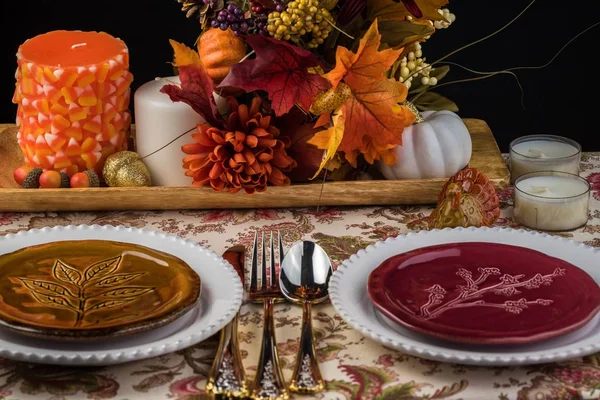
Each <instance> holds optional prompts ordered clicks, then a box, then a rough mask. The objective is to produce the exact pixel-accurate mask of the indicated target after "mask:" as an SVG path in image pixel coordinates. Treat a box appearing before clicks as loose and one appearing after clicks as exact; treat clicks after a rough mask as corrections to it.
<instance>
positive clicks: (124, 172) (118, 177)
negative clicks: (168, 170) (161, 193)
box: [102, 151, 152, 187]
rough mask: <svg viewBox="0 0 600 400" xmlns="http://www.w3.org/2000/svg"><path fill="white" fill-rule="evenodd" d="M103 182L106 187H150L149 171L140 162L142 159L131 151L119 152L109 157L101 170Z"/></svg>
mask: <svg viewBox="0 0 600 400" xmlns="http://www.w3.org/2000/svg"><path fill="white" fill-rule="evenodd" d="M102 175H103V176H104V181H105V182H106V184H107V185H108V186H114V187H125V186H150V185H152V179H151V176H150V171H148V168H147V167H146V164H144V162H143V161H142V157H141V156H140V155H139V154H138V153H136V152H133V151H120V152H118V153H114V154H112V155H110V156H109V157H108V158H107V159H106V162H105V163H104V169H103V170H102Z"/></svg>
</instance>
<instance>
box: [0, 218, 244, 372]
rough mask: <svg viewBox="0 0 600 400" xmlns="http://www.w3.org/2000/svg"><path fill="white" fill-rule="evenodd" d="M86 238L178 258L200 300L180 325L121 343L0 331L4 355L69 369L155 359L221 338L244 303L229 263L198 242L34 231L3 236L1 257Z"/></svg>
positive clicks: (97, 230)
mask: <svg viewBox="0 0 600 400" xmlns="http://www.w3.org/2000/svg"><path fill="white" fill-rule="evenodd" d="M85 239H96V240H112V241H118V242H125V243H133V244H137V245H141V246H146V247H149V248H152V249H155V250H159V251H163V252H165V253H169V254H172V255H174V256H176V257H179V258H180V259H182V260H183V261H185V262H186V263H187V264H188V265H189V266H190V267H191V268H192V269H193V270H194V271H196V273H197V274H198V275H199V276H200V279H201V285H202V287H201V294H200V299H199V300H198V302H197V303H196V306H195V307H194V308H193V309H192V310H190V311H189V312H187V313H186V314H185V315H183V316H182V317H180V318H178V319H177V320H175V321H173V322H171V323H169V324H167V325H165V326H163V327H161V328H158V329H154V330H151V331H148V332H144V333H139V334H135V335H131V336H126V337H123V338H111V339H107V340H102V341H94V342H85V343H75V342H61V341H52V340H40V339H34V338H30V337H27V336H23V335H19V334H16V333H10V332H6V331H0V356H2V357H8V358H11V359H16V360H21V361H29V362H37V363H44V364H61V365H71V366H73V365H108V364H119V363H124V362H129V361H134V360H139V359H144V358H149V357H155V356H159V355H162V354H166V353H171V352H174V351H177V350H180V349H182V348H186V347H189V346H192V345H194V344H196V343H199V342H201V341H202V340H204V339H207V338H208V337H210V336H212V335H213V334H215V333H217V332H218V331H219V330H220V329H221V328H223V327H224V326H225V325H226V324H227V323H228V322H229V321H230V320H231V319H233V316H234V315H235V313H236V312H237V311H238V309H239V308H240V306H241V304H242V293H243V287H242V283H241V281H240V278H239V275H238V274H237V272H236V271H235V270H234V269H233V267H232V266H231V264H229V263H228V262H227V261H225V260H224V259H223V258H222V257H221V256H219V255H217V254H216V253H215V252H213V251H212V250H208V249H206V248H204V247H202V246H200V245H198V244H197V243H195V242H192V241H189V240H185V239H182V238H179V237H176V236H173V235H167V234H163V233H161V232H155V231H148V230H143V229H136V228H126V227H124V226H117V227H115V226H100V225H92V226H88V225H79V226H72V225H71V226H66V227H63V226H57V227H53V228H43V229H32V230H29V231H23V232H19V233H17V234H9V235H6V236H4V237H0V255H1V254H6V253H11V252H13V251H15V250H18V249H21V248H24V247H27V246H32V245H37V244H42V243H48V242H57V241H64V240H85Z"/></svg>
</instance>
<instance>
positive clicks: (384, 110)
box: [325, 20, 414, 162]
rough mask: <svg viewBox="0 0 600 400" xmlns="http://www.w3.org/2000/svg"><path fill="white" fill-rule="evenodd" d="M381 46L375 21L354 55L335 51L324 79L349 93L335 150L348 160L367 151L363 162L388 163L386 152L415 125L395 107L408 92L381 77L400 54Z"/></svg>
mask: <svg viewBox="0 0 600 400" xmlns="http://www.w3.org/2000/svg"><path fill="white" fill-rule="evenodd" d="M380 44H381V35H380V34H379V31H378V27H377V20H375V21H373V24H372V25H371V27H370V28H369V29H368V31H367V33H365V35H364V36H363V38H362V39H361V41H360V43H359V46H358V49H357V51H356V53H353V52H351V51H350V50H348V49H345V48H341V47H340V48H338V51H337V54H336V59H337V61H336V66H335V68H334V69H333V70H332V71H331V72H329V73H328V74H327V75H325V76H326V77H327V78H328V79H329V80H330V81H331V83H332V84H333V85H334V87H335V86H336V85H338V84H339V82H342V81H343V83H344V84H346V85H347V86H348V87H349V88H350V90H351V95H350V97H349V98H348V100H346V102H345V103H344V105H343V106H342V108H341V110H342V113H343V115H344V120H345V121H344V122H345V124H344V125H345V128H344V134H343V137H342V141H341V143H340V145H339V147H338V149H339V150H340V151H343V152H344V153H346V154H347V155H350V157H352V154H354V152H355V151H357V150H358V151H367V152H368V157H366V159H368V160H370V161H371V162H372V161H374V160H377V159H382V158H383V159H385V160H389V159H390V158H389V156H388V152H389V149H390V148H393V147H394V146H396V145H400V144H402V131H403V130H404V128H405V127H407V126H409V125H411V124H412V123H413V122H414V114H412V113H407V112H404V110H403V109H402V108H398V103H400V102H402V101H404V100H405V99H406V95H407V93H408V89H407V88H406V86H405V85H404V84H402V83H400V82H397V81H396V80H394V79H387V78H385V75H384V72H386V71H387V70H389V69H390V67H391V66H392V65H393V64H394V62H395V61H396V59H397V58H398V55H399V54H400V53H401V51H402V50H401V49H400V50H392V49H386V50H383V51H379V46H380ZM368 137H371V139H369V138H368Z"/></svg>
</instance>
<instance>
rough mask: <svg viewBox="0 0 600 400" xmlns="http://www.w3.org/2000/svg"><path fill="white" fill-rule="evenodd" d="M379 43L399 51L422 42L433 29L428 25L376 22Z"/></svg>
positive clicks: (405, 22) (404, 22)
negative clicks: (379, 35) (379, 37)
mask: <svg viewBox="0 0 600 400" xmlns="http://www.w3.org/2000/svg"><path fill="white" fill-rule="evenodd" d="M378 28H379V33H380V34H381V43H387V44H388V45H389V46H390V47H392V48H395V49H399V48H401V47H406V46H408V45H410V44H412V43H415V42H417V41H419V40H422V39H423V38H424V37H425V36H428V35H431V34H432V33H433V32H434V29H433V28H432V27H431V26H430V25H423V24H413V23H411V22H409V21H401V22H398V21H382V22H378Z"/></svg>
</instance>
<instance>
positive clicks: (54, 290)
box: [18, 278, 75, 297]
mask: <svg viewBox="0 0 600 400" xmlns="http://www.w3.org/2000/svg"><path fill="white" fill-rule="evenodd" d="M18 279H19V280H20V281H21V282H23V285H25V287H26V288H27V289H29V290H31V291H32V292H35V293H40V294H43V295H46V296H56V295H59V296H68V297H75V295H74V294H73V293H71V291H70V290H69V289H67V288H66V287H64V286H63V285H61V284H58V283H54V282H49V281H44V280H38V279H30V278H18Z"/></svg>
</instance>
